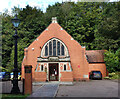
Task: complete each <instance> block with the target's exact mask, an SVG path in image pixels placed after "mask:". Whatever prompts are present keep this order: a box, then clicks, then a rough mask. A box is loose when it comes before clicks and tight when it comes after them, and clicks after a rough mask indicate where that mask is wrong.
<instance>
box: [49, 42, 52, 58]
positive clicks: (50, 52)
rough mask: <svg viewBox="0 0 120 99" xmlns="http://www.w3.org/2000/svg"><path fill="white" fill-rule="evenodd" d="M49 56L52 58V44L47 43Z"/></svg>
mask: <svg viewBox="0 0 120 99" xmlns="http://www.w3.org/2000/svg"><path fill="white" fill-rule="evenodd" d="M49 56H52V42H49Z"/></svg>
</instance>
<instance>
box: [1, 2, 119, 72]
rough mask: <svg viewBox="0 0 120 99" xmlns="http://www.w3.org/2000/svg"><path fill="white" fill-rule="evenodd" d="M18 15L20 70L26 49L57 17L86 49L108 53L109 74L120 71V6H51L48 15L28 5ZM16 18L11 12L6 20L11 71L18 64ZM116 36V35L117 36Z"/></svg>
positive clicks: (5, 41) (4, 45) (5, 64)
mask: <svg viewBox="0 0 120 99" xmlns="http://www.w3.org/2000/svg"><path fill="white" fill-rule="evenodd" d="M15 13H17V14H18V18H19V19H21V23H20V25H19V27H18V36H19V39H18V67H19V69H20V68H21V62H22V60H23V57H24V48H25V47H28V46H29V44H31V42H33V41H34V40H35V39H36V37H38V36H39V35H40V33H41V32H42V31H43V30H44V29H45V28H46V27H47V26H48V25H49V24H50V23H51V18H52V17H57V19H58V23H59V24H60V25H61V26H62V27H63V28H64V29H65V30H66V31H67V32H68V33H69V34H70V35H71V36H72V37H73V38H74V39H75V40H76V41H78V42H79V43H80V44H81V45H82V46H86V49H88V50H91V49H92V50H95V49H96V50H98V49H99V50H101V49H106V50H108V51H107V52H106V53H105V62H106V65H107V69H108V71H109V72H114V71H119V70H120V66H119V61H120V59H119V57H120V54H119V51H120V50H119V49H120V24H119V23H120V17H119V15H120V2H113V3H108V2H77V3H74V2H62V3H55V4H54V5H52V6H50V5H49V6H48V8H47V10H46V12H45V13H43V12H42V11H41V9H37V8H36V7H34V8H33V7H31V6H29V5H27V6H26V7H25V8H17V7H14V8H13V9H12V15H15ZM12 15H9V14H8V12H7V11H5V12H4V13H3V14H1V15H0V17H2V58H3V60H2V66H3V67H5V68H7V69H8V70H9V71H12V69H13V66H14V65H13V63H14V38H13V35H14V27H13V25H12V23H11V19H12V18H13V16H12ZM113 34H114V35H113Z"/></svg>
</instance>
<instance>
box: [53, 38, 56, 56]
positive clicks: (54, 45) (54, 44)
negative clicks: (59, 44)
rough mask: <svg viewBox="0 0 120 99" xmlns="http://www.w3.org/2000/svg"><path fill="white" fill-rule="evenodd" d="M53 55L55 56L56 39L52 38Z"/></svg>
mask: <svg viewBox="0 0 120 99" xmlns="http://www.w3.org/2000/svg"><path fill="white" fill-rule="evenodd" d="M53 56H56V40H53Z"/></svg>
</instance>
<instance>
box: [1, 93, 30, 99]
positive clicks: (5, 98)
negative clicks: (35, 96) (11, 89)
mask: <svg viewBox="0 0 120 99" xmlns="http://www.w3.org/2000/svg"><path fill="white" fill-rule="evenodd" d="M0 95H2V98H1V99H25V98H26V97H27V96H29V95H22V94H18V95H16V94H0Z"/></svg>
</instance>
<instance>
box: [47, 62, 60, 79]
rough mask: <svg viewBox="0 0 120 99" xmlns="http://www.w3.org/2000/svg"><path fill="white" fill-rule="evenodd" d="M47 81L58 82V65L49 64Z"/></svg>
mask: <svg viewBox="0 0 120 99" xmlns="http://www.w3.org/2000/svg"><path fill="white" fill-rule="evenodd" d="M49 81H59V65H58V63H49Z"/></svg>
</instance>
